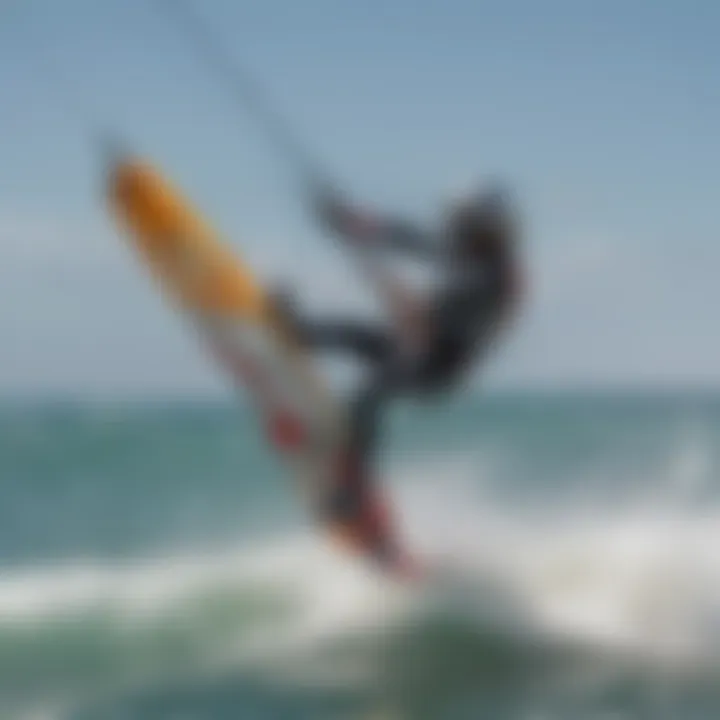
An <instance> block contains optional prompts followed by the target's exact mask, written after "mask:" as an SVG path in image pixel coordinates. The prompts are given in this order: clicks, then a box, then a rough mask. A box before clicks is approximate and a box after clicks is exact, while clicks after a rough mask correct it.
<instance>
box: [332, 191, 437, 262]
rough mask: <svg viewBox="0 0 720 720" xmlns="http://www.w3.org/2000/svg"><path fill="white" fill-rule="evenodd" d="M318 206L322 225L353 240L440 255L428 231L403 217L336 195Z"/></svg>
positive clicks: (394, 248) (369, 244) (415, 252)
mask: <svg viewBox="0 0 720 720" xmlns="http://www.w3.org/2000/svg"><path fill="white" fill-rule="evenodd" d="M318 209H319V214H320V217H321V219H322V220H323V222H324V223H325V225H327V226H328V227H329V228H330V229H331V230H333V231H334V232H336V233H337V234H339V235H342V236H343V237H345V238H347V239H349V240H351V241H353V242H357V243H361V244H367V245H368V246H372V247H374V248H380V249H387V250H398V251H402V252H408V253H413V254H416V255H420V256H426V257H436V256H438V255H439V249H438V247H437V246H436V244H435V243H434V242H433V240H432V239H431V238H430V237H429V236H428V234H427V233H425V232H424V231H423V230H422V229H421V228H419V227H417V226H415V225H413V224H412V223H410V222H407V221H405V220H403V219H400V218H395V217H390V216H382V215H379V214H375V213H371V212H368V211H366V210H361V209H358V208H356V207H353V206H350V205H348V204H347V203H344V202H342V201H339V200H338V199H336V198H330V199H327V198H324V199H323V200H322V202H321V204H319V208H318Z"/></svg>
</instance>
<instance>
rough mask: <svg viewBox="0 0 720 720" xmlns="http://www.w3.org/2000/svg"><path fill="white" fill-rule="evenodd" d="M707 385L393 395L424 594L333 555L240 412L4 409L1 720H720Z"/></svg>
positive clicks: (711, 412) (719, 622)
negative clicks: (644, 391)
mask: <svg viewBox="0 0 720 720" xmlns="http://www.w3.org/2000/svg"><path fill="white" fill-rule="evenodd" d="M719 440H720V401H717V400H715V399H712V398H702V397H700V396H681V395H678V396H674V397H663V398H660V397H650V396H637V397H629V396H614V397H609V396H608V397H592V396H579V395H575V396H571V395H566V396H563V397H551V396H530V395H528V396H520V395H517V396H512V397H511V396H507V397H492V398H486V399H472V400H468V401H464V402H449V403H446V404H442V405H440V406H437V407H426V406H411V405H407V406H403V407H400V408H398V409H397V411H396V412H395V413H394V414H393V415H392V416H391V417H390V418H389V420H388V424H387V438H386V444H385V448H384V453H383V456H382V458H381V461H382V463H383V467H384V469H385V475H386V478H387V484H388V488H389V490H390V492H391V495H392V498H393V501H394V507H395V509H396V514H397V516H398V522H399V524H400V526H401V528H402V531H403V534H404V535H405V537H406V539H407V542H408V544H409V545H410V546H411V547H413V548H415V549H416V551H417V552H418V553H421V554H423V555H425V556H427V557H429V558H432V562H433V564H434V566H435V567H437V568H438V570H437V573H436V575H435V576H434V578H433V579H432V580H431V581H429V582H428V583H427V584H426V585H424V586H423V587H418V588H408V587H403V586H399V585H397V584H394V583H392V582H390V581H388V580H384V579H382V578H379V577H377V576H375V575H374V574H372V573H371V572H369V571H368V569H367V568H365V567H364V566H363V565H362V564H360V563H356V562H355V561H353V560H351V559H349V558H347V557H345V556H343V555H341V554H339V553H338V551H337V550H336V549H334V548H332V547H330V546H328V545H327V544H326V542H325V541H324V538H323V537H321V536H320V535H319V534H318V533H317V532H316V531H315V529H314V528H313V527H312V525H311V524H310V522H309V519H308V517H307V515H306V513H305V512H304V508H303V506H302V504H301V502H300V501H299V499H298V497H297V496H296V495H294V493H293V492H292V486H291V484H290V482H289V479H288V477H287V476H286V474H285V473H284V471H283V468H282V466H281V465H280V464H279V463H278V462H277V461H276V459H275V458H274V457H273V456H272V455H271V454H270V453H269V452H267V450H266V448H265V445H264V443H263V442H262V440H261V438H260V436H259V434H258V429H257V428H256V427H255V424H254V420H253V418H252V416H250V415H248V414H247V413H246V412H245V411H244V410H243V409H242V408H241V407H238V406H233V405H227V406H223V405H210V404H206V405H202V404H195V405H193V404H188V403H185V404H183V403H172V402H169V403H164V404H163V403H153V404H147V405H139V404H135V405H116V406H112V405H107V406H99V405H95V406H82V405H72V404H67V403H66V404H63V403H54V404H49V403H45V404H44V403H34V404H32V405H30V404H23V403H13V404H9V403H6V404H5V405H4V406H2V407H0V491H1V492H2V502H1V503H0V557H1V558H2V569H1V570H0V717H2V718H6V717H7V718H11V719H12V718H18V719H20V718H27V720H30V718H43V719H46V718H52V719H55V718H58V719H62V720H96V719H97V720H104V719H107V720H115V719H116V718H117V719H118V720H119V719H120V718H122V719H123V720H125V719H127V718H131V719H132V720H135V719H137V720H144V719H145V718H147V719H148V720H156V719H162V720H164V719H165V718H167V719H168V720H170V719H172V720H179V719H181V718H182V720H195V719H203V720H204V719H206V718H208V719H213V720H214V719H215V718H218V719H224V718H233V719H235V718H250V719H252V718H258V719H260V720H264V719H265V718H288V719H294V718H303V719H304V718H308V719H312V720H322V719H324V718H332V719H335V718H338V719H345V718H353V719H356V718H357V719H359V718H363V719H365V720H370V719H371V718H372V719H373V720H380V719H381V718H382V719H383V720H388V719H393V720H394V719H399V718H403V719H405V718H420V719H422V718H429V719H432V720H436V719H437V720H443V719H444V718H448V719H449V720H450V719H455V718H457V719H465V718H467V719H468V720H476V719H479V718H499V719H502V718H513V719H515V718H517V719H518V720H520V719H523V720H525V719H527V720H530V719H531V718H532V719H533V720H536V719H538V718H558V719H562V720H565V718H567V719H568V720H570V719H578V720H583V719H585V718H587V719H592V720H595V719H597V720H600V718H603V719H604V720H606V719H607V718H610V717H612V718H618V719H620V718H651V719H653V720H654V719H655V718H673V719H674V718H688V719H693V718H703V719H704V718H716V717H720V690H719V689H718V687H720V683H719V682H718V681H720V551H718V550H717V548H718V541H719V540H720V524H719V522H718V521H719V520H720V513H718V512H717V500H718V489H719V488H720V482H719V480H720V477H718V457H717V453H718V450H717V448H718V447H720V443H719V442H718V441H719Z"/></svg>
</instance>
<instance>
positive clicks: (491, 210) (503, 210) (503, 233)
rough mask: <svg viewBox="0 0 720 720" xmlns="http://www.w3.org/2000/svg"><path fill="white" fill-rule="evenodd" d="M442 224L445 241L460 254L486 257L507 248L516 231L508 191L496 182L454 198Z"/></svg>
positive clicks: (512, 241) (463, 256) (470, 256)
mask: <svg viewBox="0 0 720 720" xmlns="http://www.w3.org/2000/svg"><path fill="white" fill-rule="evenodd" d="M445 228H446V233H447V237H448V241H449V242H450V243H451V244H452V246H453V248H454V249H455V251H456V252H457V253H458V255H459V256H460V257H462V258H467V259H470V258H483V259H486V258H488V257H491V256H493V257H494V256H497V255H498V254H500V253H502V252H503V251H506V250H509V249H510V246H511V245H512V244H514V241H515V238H516V235H517V227H516V218H515V214H514V211H513V208H512V207H511V202H510V198H509V193H508V192H507V191H506V190H505V188H504V187H502V186H500V185H497V184H496V185H492V186H490V187H487V188H485V189H483V190H481V191H475V192H473V193H471V194H469V195H465V196H463V197H460V198H458V199H456V200H454V201H453V202H451V203H450V205H449V207H448V211H447V215H446V221H445Z"/></svg>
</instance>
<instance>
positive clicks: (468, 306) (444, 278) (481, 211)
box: [275, 187, 522, 563]
mask: <svg viewBox="0 0 720 720" xmlns="http://www.w3.org/2000/svg"><path fill="white" fill-rule="evenodd" d="M316 211H317V214H318V216H319V218H320V220H321V222H322V223H323V224H324V226H326V227H327V228H328V229H329V230H331V231H333V232H334V233H336V234H337V235H339V236H340V237H341V238H343V239H344V240H345V241H347V242H350V243H352V244H354V245H355V246H356V247H358V248H359V249H361V250H364V251H367V253H373V254H377V253H382V252H385V251H390V250H394V251H399V252H404V253H407V254H412V255H415V256H416V257H420V258H425V259H426V260H428V261H429V262H430V263H431V267H432V268H433V269H434V270H435V271H436V272H437V274H438V275H439V280H440V282H439V284H438V286H437V289H435V290H433V291H431V292H428V293H426V294H424V295H422V294H420V293H416V294H413V293H411V292H410V291H409V290H408V289H407V288H402V287H401V286H400V285H399V283H391V287H390V290H391V292H392V293H393V297H392V302H393V304H394V306H395V310H396V312H395V317H396V320H397V321H398V322H397V325H396V327H392V325H391V324H390V325H389V324H382V323H372V322H363V321H360V320H351V319H342V318H341V319H329V320H320V319H309V318H305V317H303V316H302V314H301V313H300V312H299V310H298V308H297V305H296V303H295V302H294V299H293V298H292V297H290V296H289V295H288V294H287V293H286V292H284V291H278V292H277V293H276V296H275V307H276V309H277V310H278V317H279V318H280V320H281V321H282V322H284V323H285V327H286V328H287V329H288V331H289V332H291V333H292V334H293V335H294V337H295V338H296V339H297V340H298V341H299V342H300V343H301V344H303V345H304V346H305V347H307V348H308V349H312V350H315V351H317V350H322V349H326V350H340V351H346V352H349V353H351V354H353V355H355V356H356V357H358V358H360V359H361V360H363V361H364V362H365V363H367V364H368V365H369V367H370V372H369V374H368V377H367V379H366V381H365V382H364V383H363V384H362V386H361V388H360V390H359V392H358V393H357V395H356V397H355V398H354V399H353V400H352V401H351V404H350V405H351V410H350V418H351V420H350V433H349V441H348V448H347V454H346V456H345V457H344V458H343V466H342V468H340V469H339V471H338V485H337V488H336V492H335V493H334V495H333V497H332V498H330V500H329V502H328V506H327V507H326V508H325V509H324V510H325V513H326V514H327V517H328V518H329V519H331V520H333V521H337V522H348V523H354V524H355V526H357V527H358V528H359V531H360V532H361V533H362V534H364V537H365V540H366V541H367V542H368V544H370V545H371V546H372V547H373V548H374V549H375V554H376V556H377V558H378V559H379V560H380V561H382V562H388V563H391V562H398V553H399V551H398V549H397V545H396V543H395V542H394V540H393V539H392V538H391V537H390V536H389V530H388V528H389V523H387V520H386V518H385V517H384V507H383V503H382V502H381V501H380V500H379V497H378V494H377V489H376V488H374V487H373V483H372V472H371V462H372V460H373V458H374V455H375V450H376V447H377V437H378V432H379V427H380V424H379V418H380V414H381V410H382V409H383V408H384V407H385V406H386V405H387V404H388V402H389V401H390V400H391V399H393V398H397V397H400V396H401V395H405V396H407V395H415V396H427V395H436V394H438V393H443V392H449V391H452V390H453V389H454V388H456V387H457V386H458V385H459V383H460V382H461V381H462V379H463V378H465V377H466V376H467V374H468V371H469V370H470V368H471V367H472V366H473V364H474V363H475V362H476V361H477V360H478V359H480V358H481V357H484V356H486V355H487V352H488V351H489V349H490V348H491V347H492V346H493V345H494V344H495V342H496V341H497V339H498V337H499V335H500V332H501V330H502V329H503V328H504V327H506V326H507V325H508V321H509V320H511V319H512V318H513V317H514V316H515V314H516V311H517V308H518V304H519V303H518V301H519V299H520V297H521V294H522V293H521V287H522V283H521V268H520V262H519V253H518V245H519V234H520V229H519V222H518V218H517V214H516V212H515V208H514V207H513V204H512V202H511V201H510V197H509V194H508V193H507V192H506V191H505V190H504V189H502V188H499V187H489V188H487V189H484V190H481V191H479V192H475V193H473V194H471V195H470V196H468V197H466V198H462V199H461V200H459V201H457V202H455V203H453V204H452V205H451V206H450V207H449V208H448V210H447V211H446V213H445V217H444V218H443V220H442V222H441V223H440V227H439V229H438V230H435V231H432V230H429V231H428V230H425V229H423V228H420V227H416V226H414V225H413V224H411V223H409V222H407V221H405V220H403V219H399V218H395V217H383V216H381V215H377V214H374V213H369V212H367V211H365V210H360V209H358V208H357V207H355V206H353V205H351V204H350V203H348V202H347V201H346V200H344V199H342V198H340V197H338V196H337V195H334V194H323V195H321V196H320V197H319V198H318V199H317V201H316Z"/></svg>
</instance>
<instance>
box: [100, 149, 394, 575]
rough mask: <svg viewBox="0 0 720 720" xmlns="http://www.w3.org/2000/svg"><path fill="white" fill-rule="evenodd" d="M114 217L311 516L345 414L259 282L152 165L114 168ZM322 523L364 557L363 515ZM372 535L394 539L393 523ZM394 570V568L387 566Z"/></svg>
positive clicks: (323, 497) (325, 493) (134, 162)
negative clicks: (223, 374)
mask: <svg viewBox="0 0 720 720" xmlns="http://www.w3.org/2000/svg"><path fill="white" fill-rule="evenodd" d="M107 194H108V200H109V205H110V208H111V210H112V213H113V215H114V217H115V218H116V220H117V221H118V223H119V225H120V227H121V228H122V229H123V230H124V231H125V232H124V234H125V235H126V236H127V238H128V239H129V240H130V243H131V245H132V247H133V248H134V249H135V251H136V255H137V257H138V258H139V259H140V260H141V262H142V263H143V264H144V265H145V266H146V267H147V269H148V270H149V271H150V273H151V274H152V276H153V277H154V278H155V279H156V281H157V282H158V284H159V286H160V287H161V288H162V290H163V291H164V294H165V295H166V297H167V298H168V299H169V300H170V301H171V302H172V304H173V305H174V306H175V307H176V308H178V309H179V310H180V312H181V314H182V315H184V316H185V318H186V319H187V320H189V322H190V323H191V325H192V326H193V327H194V329H195V330H196V332H197V333H198V334H199V336H200V339H201V341H202V344H203V345H204V346H205V347H206V348H208V349H209V350H210V352H211V353H212V355H214V356H215V358H216V359H217V360H218V361H219V363H220V364H221V365H222V366H223V367H224V368H225V370H226V371H227V372H228V373H229V374H230V376H231V377H232V378H233V380H234V382H235V383H236V384H238V385H239V386H240V387H241V388H242V389H243V390H244V391H245V393H246V394H247V396H248V398H249V399H250V400H251V403H252V405H253V406H254V408H255V411H256V413H257V416H258V417H259V418H260V422H261V427H262V428H263V430H264V434H265V437H266V438H267V439H268V441H269V443H270V445H271V447H272V448H273V449H274V450H275V451H277V452H278V453H280V454H281V455H282V457H283V458H284V459H285V461H286V462H287V463H288V465H289V467H290V470H291V472H292V473H293V475H294V476H295V478H296V479H297V481H298V485H299V487H300V489H301V491H302V492H303V493H304V494H305V495H306V497H307V499H308V501H309V503H310V505H311V507H312V508H314V509H318V508H322V507H323V504H324V503H326V501H327V498H328V497H331V495H332V493H333V492H335V491H336V490H337V486H338V483H340V482H342V481H343V478H342V477H341V475H340V473H341V470H340V469H339V467H340V464H341V458H342V457H343V453H344V449H345V447H346V441H347V427H348V423H347V417H346V412H345V408H344V407H343V406H342V404H341V403H339V402H338V401H337V400H336V398H335V397H334V396H333V394H332V393H331V392H330V389H329V387H328V386H327V384H326V383H325V382H324V381H323V380H322V378H321V376H320V374H319V373H317V372H316V371H315V369H314V367H313V364H312V362H311V361H310V358H309V357H308V355H307V353H305V352H304V351H303V349H302V347H301V346H300V345H299V344H298V343H297V342H296V341H295V340H294V339H293V337H292V336H291V335H290V334H289V333H287V332H286V331H285V330H284V328H283V325H282V322H279V320H278V318H277V315H276V313H275V312H274V308H273V305H272V302H271V299H270V295H269V293H267V292H266V291H265V289H264V288H263V286H262V284H261V282H260V281H258V279H257V278H256V277H255V275H254V274H253V272H252V271H251V269H250V268H249V267H248V265H247V264H246V263H245V262H243V260H242V259H241V258H240V257H238V256H237V255H236V254H235V253H233V252H232V251H231V249H230V247H229V246H228V245H227V244H225V243H224V242H223V241H221V240H220V239H219V238H218V237H217V235H216V234H215V233H214V231H213V230H212V229H211V228H210V226H209V225H208V224H207V223H206V222H205V220H204V219H203V218H202V217H201V215H200V213H199V212H198V211H197V210H196V209H194V208H193V207H192V205H191V204H190V201H189V200H188V199H186V198H185V197H183V195H182V194H181V192H180V191H179V190H178V189H177V188H175V187H174V186H172V185H171V183H170V182H169V181H168V180H167V179H166V178H165V177H164V176H163V175H161V173H160V172H159V171H158V170H157V169H156V168H155V167H154V166H152V165H151V164H149V163H147V162H145V161H141V160H138V159H134V158H129V159H126V158H123V159H120V160H118V161H116V162H114V163H113V164H112V165H111V167H110V169H109V173H108V178H107ZM321 522H323V524H324V525H325V527H326V529H327V530H328V531H329V532H330V534H331V535H332V537H333V538H335V540H337V541H339V542H341V543H342V544H343V545H344V546H345V547H346V548H348V549H351V550H354V551H356V552H360V553H364V554H366V555H369V554H371V553H372V548H371V547H370V546H369V543H368V540H367V536H366V534H364V533H363V519H362V518H357V519H353V518H344V519H333V518H332V517H327V516H324V517H322V519H321ZM381 522H382V523H385V525H384V527H381V528H377V527H375V533H376V535H377V533H380V534H381V535H382V534H385V535H387V536H389V535H390V534H391V528H390V525H391V524H390V523H389V522H388V521H387V520H382V521H381ZM386 569H391V568H386Z"/></svg>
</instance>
